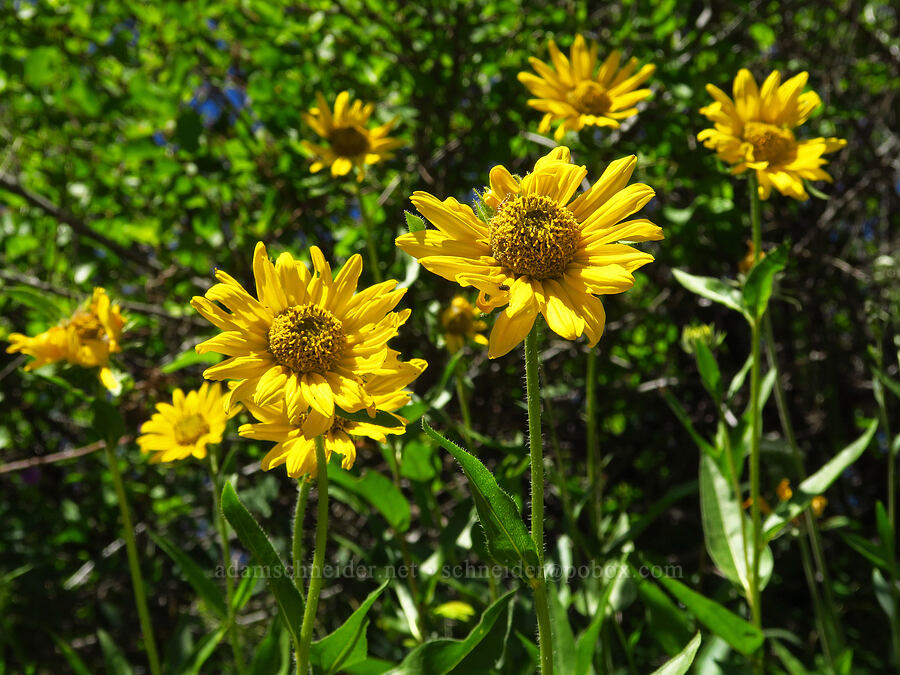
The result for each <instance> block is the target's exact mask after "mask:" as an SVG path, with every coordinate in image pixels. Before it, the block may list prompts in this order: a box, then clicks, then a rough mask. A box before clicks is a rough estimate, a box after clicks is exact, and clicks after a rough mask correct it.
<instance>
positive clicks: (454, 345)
mask: <svg viewBox="0 0 900 675" xmlns="http://www.w3.org/2000/svg"><path fill="white" fill-rule="evenodd" d="M480 316H481V310H480V309H477V308H475V307H473V306H472V303H470V302H469V301H468V300H466V299H465V298H464V297H462V296H461V295H457V296H456V297H455V298H453V301H452V302H451V303H450V306H449V307H447V308H445V309H444V311H442V312H441V326H443V328H444V340H446V342H447V350H448V351H449V352H450V353H451V354H455V353H456V352H458V351H459V350H460V349H462V348H463V347H464V346H465V344H466V340H468V339H472V340H474V341H475V342H476V343H478V344H480V345H487V343H488V341H487V338H486V337H484V335H482V334H481V331H483V330H485V329H486V328H487V324H486V323H485V322H484V321H481V320H480V319H479V318H478V317H480Z"/></svg>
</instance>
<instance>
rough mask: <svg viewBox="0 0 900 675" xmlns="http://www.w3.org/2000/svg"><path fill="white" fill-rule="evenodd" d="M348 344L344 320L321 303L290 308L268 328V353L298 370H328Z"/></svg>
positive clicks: (292, 368) (315, 371)
mask: <svg viewBox="0 0 900 675" xmlns="http://www.w3.org/2000/svg"><path fill="white" fill-rule="evenodd" d="M346 346H347V336H346V335H344V331H343V329H342V328H341V322H340V321H339V320H338V319H337V318H336V317H335V316H334V314H332V313H331V312H329V311H328V310H327V309H324V308H323V307H319V306H318V305H312V304H306V305H294V306H293V307H288V308H287V309H286V310H284V311H283V312H282V313H281V314H279V315H278V316H276V317H275V320H274V321H272V325H271V326H270V327H269V352H270V353H271V354H272V356H274V357H275V360H276V361H277V362H278V363H280V364H281V365H283V366H287V367H288V368H290V369H291V370H293V371H294V372H297V373H320V374H321V373H327V372H328V371H329V370H331V367H332V366H333V365H334V362H335V361H337V360H338V359H339V358H340V357H341V354H343V352H344V348H345V347H346Z"/></svg>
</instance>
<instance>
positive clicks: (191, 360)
mask: <svg viewBox="0 0 900 675" xmlns="http://www.w3.org/2000/svg"><path fill="white" fill-rule="evenodd" d="M221 360H222V355H221V354H217V353H215V352H207V353H206V354H198V353H197V351H196V350H195V349H194V348H193V347H191V348H190V349H187V350H185V351H183V352H181V354H179V355H178V356H176V357H175V358H174V359H172V361H170V362H169V363H167V364H166V365H164V366H162V367H161V368H160V371H161V372H163V373H166V374H169V373H175V372H178V371H179V370H181V369H182V368H187V367H189V366H194V365H197V364H198V363H203V364H208V365H213V364H216V363H218V362H219V361H221Z"/></svg>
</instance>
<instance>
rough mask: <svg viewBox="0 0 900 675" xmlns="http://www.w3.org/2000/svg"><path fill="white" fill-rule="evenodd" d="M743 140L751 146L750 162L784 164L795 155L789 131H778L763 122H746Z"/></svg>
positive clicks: (794, 144) (794, 145) (776, 128)
mask: <svg viewBox="0 0 900 675" xmlns="http://www.w3.org/2000/svg"><path fill="white" fill-rule="evenodd" d="M743 135H744V140H745V141H746V142H747V143H749V144H750V145H752V146H753V153H752V155H753V156H752V157H749V158H748V159H750V160H751V161H755V162H769V163H770V164H784V163H786V162H790V161H791V160H792V159H793V158H794V155H795V154H796V146H797V144H796V142H795V141H794V134H793V133H791V131H790V130H789V129H779V128H778V127H776V126H775V125H774V124H766V123H765V122H747V123H746V124H745V125H744V134H743Z"/></svg>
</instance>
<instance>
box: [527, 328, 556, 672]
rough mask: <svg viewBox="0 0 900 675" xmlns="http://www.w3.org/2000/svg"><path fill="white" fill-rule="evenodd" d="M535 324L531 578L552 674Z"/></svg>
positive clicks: (530, 355)
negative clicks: (533, 557)
mask: <svg viewBox="0 0 900 675" xmlns="http://www.w3.org/2000/svg"><path fill="white" fill-rule="evenodd" d="M537 330H538V329H537V325H535V326H534V327H532V329H531V332H530V333H528V335H527V336H526V337H525V387H526V390H527V397H528V442H529V447H530V449H531V538H532V539H533V540H534V547H535V549H537V555H538V568H537V570H536V572H537V573H536V574H535V576H534V578H533V579H532V586H533V587H534V605H535V614H537V622H538V642H539V643H540V649H541V673H542V674H543V675H552V673H553V637H552V635H551V633H550V605H549V603H548V600H547V584H546V581H545V580H544V456H543V447H542V444H541V390H540V386H541V385H540V380H539V375H538V347H537V342H538V335H537Z"/></svg>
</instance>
